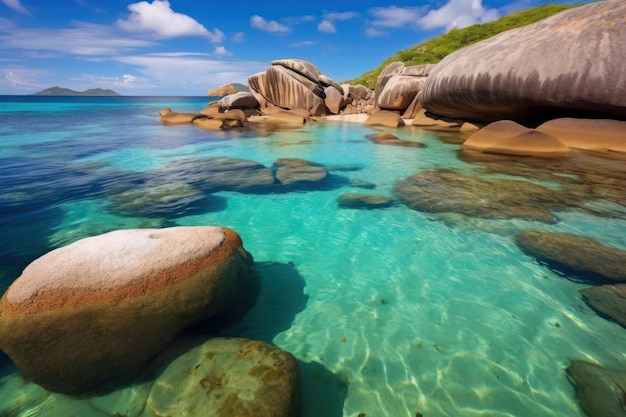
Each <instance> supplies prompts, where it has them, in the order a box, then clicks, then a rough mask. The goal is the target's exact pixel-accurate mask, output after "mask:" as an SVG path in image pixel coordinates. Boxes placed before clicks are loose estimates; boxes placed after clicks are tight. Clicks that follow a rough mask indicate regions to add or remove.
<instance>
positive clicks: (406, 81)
mask: <svg viewBox="0 0 626 417" xmlns="http://www.w3.org/2000/svg"><path fill="white" fill-rule="evenodd" d="M433 67H434V65H432V64H424V65H413V66H408V67H406V66H404V63H402V62H400V61H397V62H392V63H391V64H389V65H387V66H386V67H385V68H384V69H383V71H382V72H381V73H380V75H379V76H378V78H377V80H376V89H375V97H376V100H375V103H376V105H377V106H378V107H380V108H381V109H383V110H395V111H399V112H401V113H403V112H405V111H406V110H407V109H408V107H409V106H410V105H411V104H412V103H413V102H414V101H415V98H416V96H417V94H418V93H419V92H420V91H422V88H423V86H424V82H425V80H426V77H427V76H428V74H429V73H430V70H431V69H432V68H433ZM416 104H417V103H413V105H414V106H415V105H416Z"/></svg>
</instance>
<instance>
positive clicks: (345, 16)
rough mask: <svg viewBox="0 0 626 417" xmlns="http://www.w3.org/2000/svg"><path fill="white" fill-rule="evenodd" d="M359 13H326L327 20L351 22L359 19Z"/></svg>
mask: <svg viewBox="0 0 626 417" xmlns="http://www.w3.org/2000/svg"><path fill="white" fill-rule="evenodd" d="M358 15H359V14H358V13H357V12H340V13H324V19H326V20H350V19H354V18H355V17H357V16H358Z"/></svg>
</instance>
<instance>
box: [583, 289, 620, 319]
mask: <svg viewBox="0 0 626 417" xmlns="http://www.w3.org/2000/svg"><path fill="white" fill-rule="evenodd" d="M579 292H580V293H581V294H582V296H583V297H584V298H585V301H586V302H587V304H589V305H590V306H591V307H592V308H593V309H594V310H596V311H599V312H600V313H602V314H603V315H605V316H606V317H610V318H611V319H613V320H615V321H616V322H618V323H619V324H621V325H622V326H624V327H626V284H614V285H598V286H596V287H589V288H583V289H582V290H579Z"/></svg>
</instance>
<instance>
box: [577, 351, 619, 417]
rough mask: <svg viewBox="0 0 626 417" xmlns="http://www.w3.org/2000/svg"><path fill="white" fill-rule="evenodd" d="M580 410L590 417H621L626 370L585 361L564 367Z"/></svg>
mask: <svg viewBox="0 0 626 417" xmlns="http://www.w3.org/2000/svg"><path fill="white" fill-rule="evenodd" d="M567 375H568V377H569V380H570V382H571V383H572V384H573V385H574V387H575V389H576V398H577V399H578V403H579V404H580V407H581V408H582V409H583V410H585V413H587V415H588V416H589V417H624V415H625V414H626V412H625V411H624V391H625V390H626V371H613V370H609V369H605V368H603V367H601V366H599V365H596V364H593V363H590V362H586V361H581V360H577V361H572V363H571V364H570V366H569V367H568V368H567Z"/></svg>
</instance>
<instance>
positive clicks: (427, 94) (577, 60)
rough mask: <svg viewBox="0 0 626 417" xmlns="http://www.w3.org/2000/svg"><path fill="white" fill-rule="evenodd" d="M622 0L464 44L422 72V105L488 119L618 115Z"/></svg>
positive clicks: (623, 106)
mask: <svg viewBox="0 0 626 417" xmlns="http://www.w3.org/2000/svg"><path fill="white" fill-rule="evenodd" d="M624 39H626V2H624V1H623V0H609V1H599V2H594V3H591V4H587V5H584V6H580V7H576V8H573V9H570V10H566V11H563V12H561V13H558V14H556V15H554V16H551V17H549V18H547V19H544V20H541V21H539V22H536V23H533V24H530V25H528V26H524V27H521V28H517V29H512V30H509V31H506V32H503V33H501V34H499V35H496V36H494V37H492V38H489V39H487V40H484V41H482V42H478V43H476V44H473V45H470V46H468V47H466V48H463V49H461V50H459V51H456V52H454V53H452V54H450V55H448V56H447V57H446V58H444V59H443V60H442V61H441V62H440V63H439V64H437V66H436V67H435V68H434V69H433V70H432V71H431V72H430V75H429V76H428V79H427V81H426V84H425V86H424V90H423V96H422V101H423V104H424V107H425V108H426V109H427V110H428V111H431V112H433V113H436V114H440V115H444V116H448V117H453V118H459V119H466V120H476V121H483V122H492V121H496V120H504V119H511V120H514V121H518V122H522V123H523V122H532V123H538V122H541V121H545V120H549V119H553V118H555V117H558V116H559V115H560V116H565V115H568V114H569V115H576V116H575V117H580V116H581V115H583V114H592V115H594V116H598V115H608V116H610V117H609V118H626V70H624V68H625V66H624V64H625V63H626V48H624Z"/></svg>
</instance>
